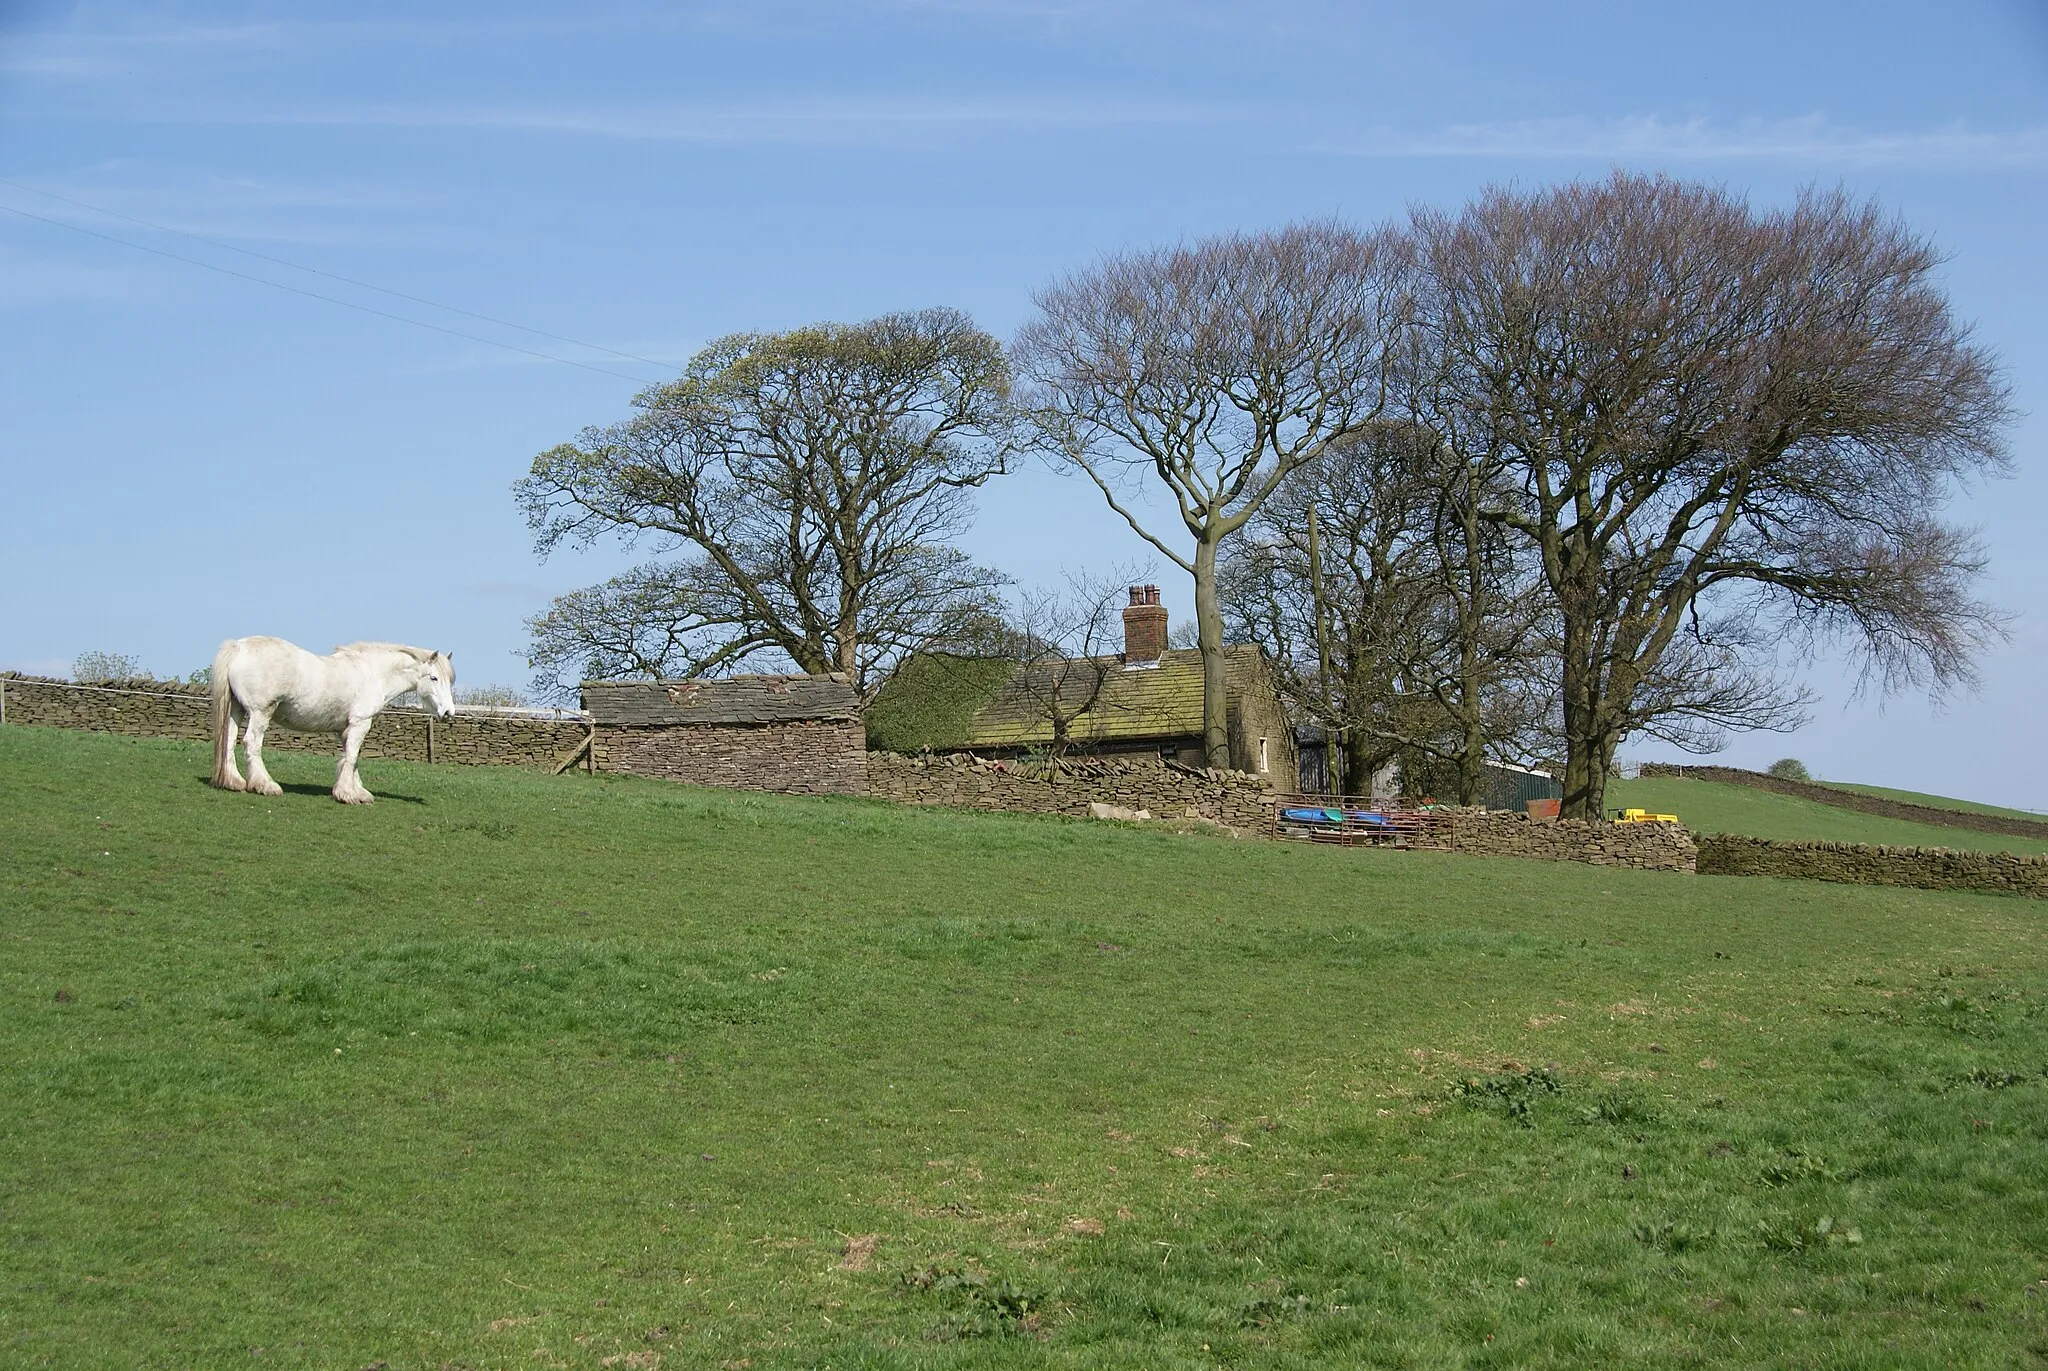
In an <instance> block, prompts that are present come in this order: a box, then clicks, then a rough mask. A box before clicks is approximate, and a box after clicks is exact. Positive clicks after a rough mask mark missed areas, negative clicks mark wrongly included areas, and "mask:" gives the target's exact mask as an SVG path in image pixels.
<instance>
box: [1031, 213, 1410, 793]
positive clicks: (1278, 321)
mask: <svg viewBox="0 0 2048 1371" xmlns="http://www.w3.org/2000/svg"><path fill="white" fill-rule="evenodd" d="M1400 246H1401V245H1400V240H1399V239H1397V238H1395V237H1394V236H1393V235H1391V234H1388V233H1384V232H1382V233H1373V234H1361V233H1358V232H1355V231H1353V230H1351V229H1348V228H1344V227H1342V226H1339V225H1337V224H1334V223H1312V224H1300V225H1295V226H1292V227H1289V228H1285V229H1281V230H1279V231H1278V232H1273V233H1262V234H1252V235H1235V236H1230V237H1223V238H1214V239H1209V240H1206V241H1203V242H1200V243H1197V244H1195V245H1193V246H1191V247H1179V248H1170V249H1160V250H1156V251H1151V252H1141V253H1132V254H1128V255H1125V256H1120V257H1113V258H1110V259H1107V260H1105V261H1103V262H1102V263H1100V264H1099V265H1097V266H1096V267H1094V268H1093V269H1091V270H1088V271H1085V272H1079V273H1075V274H1073V275H1069V276H1066V277H1063V278H1061V279H1060V280H1058V281H1056V282H1054V283H1053V284H1052V285H1051V286H1049V287H1047V288H1045V289H1044V290H1041V291H1040V292H1038V294H1037V296H1036V297H1035V299H1036V301H1037V304H1038V309H1039V313H1038V317H1037V318H1036V319H1035V320H1034V321H1033V322H1032V323H1030V324H1029V325H1027V326H1026V327H1025V329H1024V330H1023V332H1022V333H1021V334H1020V335H1019V337H1018V339H1017V343H1016V346H1015V350H1014V351H1015V355H1016V357H1017V359H1018V369H1019V372H1020V374H1021V375H1023V376H1024V377H1026V378H1028V380H1029V381H1030V382H1031V391H1030V395H1029V399H1028V409H1029V412H1030V414H1031V416H1032V418H1033V420H1034V421H1035V424H1036V427H1037V430H1038V433H1039V435H1040V438H1041V441H1042V442H1043V443H1045V444H1046V445H1047V447H1048V448H1049V449H1050V450H1051V451H1052V452H1053V453H1055V454H1056V455H1057V457H1058V459H1059V460H1062V461H1064V462H1066V463H1068V464H1070V465H1071V466H1073V467H1074V468H1076V469H1078V470H1080V471H1081V472H1083V473H1085V474H1086V475H1087V476H1088V477H1089V479H1091V480H1092V481H1094V482H1095V484H1096V486H1097V488H1098V489H1100V490H1101V492H1102V495H1103V498H1104V499H1106V500H1107V501H1108V502H1109V506H1110V508H1111V509H1113V510H1115V511H1116V512H1117V513H1118V514H1120V515H1121V516H1123V518H1124V520H1125V521H1126V522H1128V523H1129V524H1130V526H1131V528H1132V530H1133V531H1134V532H1136V533H1137V534H1138V536H1139V537H1141V538H1143V539H1144V540H1145V541H1146V542H1148V543H1150V544H1151V545H1152V546H1153V547H1155V548H1157V549H1158V550H1159V551H1160V553H1161V554H1163V555H1164V556H1166V557H1167V558H1169V559H1171V560H1172V562H1173V563H1174V564H1175V565H1176V566H1178V567H1180V568H1181V569H1182V570H1184V571H1186V572H1187V573H1188V574H1189V575H1190V576H1192V577H1193V578H1194V583H1195V624H1196V636H1197V642H1198V645H1199V646H1200V649H1201V653H1202V676H1203V686H1202V730H1203V743H1204V747H1205V750H1206V751H1207V753H1208V757H1209V764H1210V765H1211V766H1219V767H1220V766H1227V765H1229V732H1228V717H1227V712H1226V695H1225V680H1224V669H1225V668H1224V653H1223V646H1224V644H1223V615H1222V610H1221V607H1220V604H1219V602H1218V599H1217V575H1216V572H1217V553H1218V550H1219V548H1220V547H1221V546H1222V543H1223V541H1224V539H1226V538H1228V537H1229V536H1230V535H1231V534H1232V533H1234V532H1236V531H1237V530H1238V529H1239V528H1240V527H1242V526H1243V524H1244V523H1245V521H1246V520H1247V519H1249V518H1250V517H1251V516H1252V514H1253V513H1254V512H1255V511H1256V510H1257V509H1258V508H1259V506H1260V505H1261V504H1263V503H1264V502H1265V501H1266V500H1267V498H1269V497H1270V496H1271V495H1272V494H1273V492H1274V491H1275V490H1277V489H1278V488H1279V487H1280V485H1281V483H1282V482H1284V481H1285V480H1286V479H1287V478H1288V476H1289V475H1291V474H1292V473H1293V472H1294V471H1296V470H1298V469H1299V468H1301V467H1302V466H1304V465H1306V464H1308V463H1310V462H1313V461H1315V460H1316V458H1318V457H1319V456H1321V455H1322V453H1323V452H1324V450H1325V449H1326V448H1327V447H1328V446H1329V445H1330V444H1331V443H1332V442H1335V441H1338V440H1341V439H1343V438H1344V437H1346V436H1347V435H1350V434H1352V433H1356V432H1357V431H1358V430H1359V429H1360V428H1362V427H1363V426H1364V425H1366V424H1367V423H1369V422H1371V421H1372V420H1373V419H1374V418H1375V417H1376V416H1377V415H1378V414H1379V412H1380V410H1381V408H1382V406H1383V405H1384V404H1385V398H1386V385H1385V368H1386V357H1387V353H1388V350H1389V348H1390V347H1391V346H1392V344H1393V342H1394V340H1395V339H1396V337H1397V336H1398V334H1399V333H1400V330H1401V325H1402V321H1403V317H1404V304H1403V300H1402V297H1401V290H1400V266H1401V260H1400V259H1401V255H1402V254H1401V250H1400ZM1147 478H1149V480H1150V482H1152V483H1156V486H1157V487H1160V488H1163V490H1164V492H1165V493H1166V494H1167V495H1168V496H1170V497H1171V499H1172V501H1173V509H1174V513H1175V514H1176V515H1177V516H1178V518H1179V520H1180V523H1181V525H1182V526H1183V527H1184V528H1185V529H1186V531H1187V533H1188V534H1189V536H1190V537H1192V538H1193V540H1194V546H1193V547H1192V549H1189V550H1185V551H1183V550H1180V549H1178V548H1176V547H1175V546H1174V544H1173V543H1172V542H1169V541H1168V538H1167V536H1166V535H1165V534H1164V533H1163V532H1161V531H1160V530H1158V529H1153V528H1148V527H1147V526H1146V525H1145V523H1144V522H1143V521H1141V519H1140V518H1139V516H1138V514H1137V512H1136V510H1135V508H1134V506H1133V503H1131V502H1130V498H1129V497H1130V493H1131V490H1132V489H1133V488H1134V487H1136V486H1140V485H1143V484H1145V483H1146V482H1147ZM1176 541H1177V540H1176Z"/></svg>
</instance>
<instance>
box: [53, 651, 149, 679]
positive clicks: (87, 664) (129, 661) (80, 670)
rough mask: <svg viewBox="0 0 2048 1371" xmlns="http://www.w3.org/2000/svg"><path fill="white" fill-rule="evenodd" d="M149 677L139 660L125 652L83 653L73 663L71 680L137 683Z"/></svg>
mask: <svg viewBox="0 0 2048 1371" xmlns="http://www.w3.org/2000/svg"><path fill="white" fill-rule="evenodd" d="M147 677H148V673H147V672H145V671H144V670H143V669H142V663H141V661H140V660H139V659H137V658H134V657H131V656H129V655H128V654H127V653H125V652H81V653H79V654H78V656H76V657H74V658H73V659H72V661H71V679H72V680H74V681H83V682H85V683H87V684H89V685H90V684H94V683H98V682H103V681H136V680H143V679H146V678H147Z"/></svg>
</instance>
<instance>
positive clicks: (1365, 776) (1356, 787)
mask: <svg viewBox="0 0 2048 1371" xmlns="http://www.w3.org/2000/svg"><path fill="white" fill-rule="evenodd" d="M1380 752H1381V748H1380V746H1379V744H1378V743H1376V742H1375V741H1374V740H1373V739H1372V738H1370V737H1368V736H1367V735H1366V732H1365V730H1364V729H1362V728H1361V729H1353V730H1351V731H1350V732H1348V733H1346V734H1345V735H1344V745H1343V748H1342V750H1341V751H1340V752H1339V753H1338V754H1337V755H1338V756H1341V757H1342V758H1343V759H1344V775H1343V778H1342V783H1341V785H1340V786H1339V787H1338V788H1339V790H1340V791H1341V792H1342V793H1344V794H1347V795H1371V794H1372V778H1373V775H1374V773H1376V772H1377V771H1378V770H1379V769H1380V765H1381V762H1382V758H1381V756H1380Z"/></svg>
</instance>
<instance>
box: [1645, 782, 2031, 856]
mask: <svg viewBox="0 0 2048 1371" xmlns="http://www.w3.org/2000/svg"><path fill="white" fill-rule="evenodd" d="M1607 807H1608V808H1610V809H1625V808H1637V809H1647V810H1650V811H1652V812H1654V813H1661V814H1676V815H1677V816H1678V817H1679V820H1680V822H1682V823H1684V824H1685V826H1686V827H1688V828H1691V829H1694V830H1695V831H1698V832H1702V833H1746V834H1748V835H1749V836H1751V837H1753V838H1782V839H1786V840H1788V841H1802V842H1810V841H1826V842H1838V843H1890V844H1894V845H1896V846H1901V847H1956V848H1966V849H1975V850H1978V851H1983V852H2021V853H2041V852H2048V842H2044V841H2042V840H2040V839H2036V838H2008V837H2006V836H2005V835H2003V834H1999V833H1976V832H1973V831H1971V830H1970V829H1967V828H1944V827H1942V826H1941V825H1939V824H1915V823H1907V822H1905V821H1904V820H1900V819H1884V818H1879V817H1878V816H1876V815H1874V814H1859V813H1857V812H1856V811H1855V810H1853V809H1837V808H1835V807H1834V806H1832V805H1824V804H1821V803H1819V802H1818V801H1814V800H1801V799H1797V798H1795V797H1793V796H1790V795H1777V794H1773V793H1772V792H1771V791H1768V790H1755V789H1752V788H1750V787H1749V786H1742V785H1725V784H1722V783H1720V782H1718V781H1691V780H1680V779H1677V778H1674V777H1662V776H1658V777H1651V778H1649V779H1647V780H1639V781H1613V782H1610V783H1609V784H1608V787H1607Z"/></svg>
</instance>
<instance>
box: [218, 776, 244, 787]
mask: <svg viewBox="0 0 2048 1371" xmlns="http://www.w3.org/2000/svg"><path fill="white" fill-rule="evenodd" d="M213 784H214V788H215V789H216V790H247V789H248V788H249V783H248V782H247V781H245V780H243V779H242V778H241V777H240V776H216V777H214V778H213Z"/></svg>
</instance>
